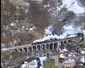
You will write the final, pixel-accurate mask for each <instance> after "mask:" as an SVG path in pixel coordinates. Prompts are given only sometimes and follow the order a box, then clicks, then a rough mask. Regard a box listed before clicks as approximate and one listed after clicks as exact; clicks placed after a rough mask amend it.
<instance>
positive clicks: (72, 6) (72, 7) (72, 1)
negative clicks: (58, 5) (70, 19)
mask: <svg viewBox="0 0 85 68" xmlns="http://www.w3.org/2000/svg"><path fill="white" fill-rule="evenodd" d="M62 2H63V6H66V8H67V9H68V10H69V11H73V12H74V13H75V14H79V13H83V12H85V11H84V8H83V7H80V6H79V4H78V2H77V1H76V0H62Z"/></svg>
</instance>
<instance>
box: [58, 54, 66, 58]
mask: <svg viewBox="0 0 85 68" xmlns="http://www.w3.org/2000/svg"><path fill="white" fill-rule="evenodd" d="M59 58H67V57H66V56H65V55H64V54H60V55H59Z"/></svg>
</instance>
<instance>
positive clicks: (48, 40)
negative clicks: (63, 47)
mask: <svg viewBox="0 0 85 68" xmlns="http://www.w3.org/2000/svg"><path fill="white" fill-rule="evenodd" d="M73 37H74V38H75V37H81V39H82V40H84V37H83V33H76V34H75V35H73V36H71V35H67V37H66V38H73ZM59 40H62V39H57V38H50V39H46V40H43V41H37V42H33V43H32V45H34V44H41V43H48V42H55V41H59Z"/></svg>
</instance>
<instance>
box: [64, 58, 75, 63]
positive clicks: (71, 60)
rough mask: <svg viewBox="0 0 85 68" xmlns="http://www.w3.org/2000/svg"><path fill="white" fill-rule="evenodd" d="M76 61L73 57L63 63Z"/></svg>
mask: <svg viewBox="0 0 85 68" xmlns="http://www.w3.org/2000/svg"><path fill="white" fill-rule="evenodd" d="M75 62H76V61H75V60H74V59H70V58H69V59H68V60H66V61H64V63H75Z"/></svg>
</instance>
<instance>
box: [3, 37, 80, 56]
mask: <svg viewBox="0 0 85 68" xmlns="http://www.w3.org/2000/svg"><path fill="white" fill-rule="evenodd" d="M71 41H77V42H79V41H81V37H69V38H65V39H60V40H55V41H50V42H46V43H40V44H28V45H23V46H16V47H12V48H6V49H1V53H6V52H8V53H12V52H21V53H22V52H25V53H26V54H27V55H28V53H29V52H30V53H34V52H37V53H38V52H42V51H45V52H51V51H54V52H56V51H57V50H58V48H59V46H61V44H62V43H63V44H65V45H66V44H67V43H71Z"/></svg>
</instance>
